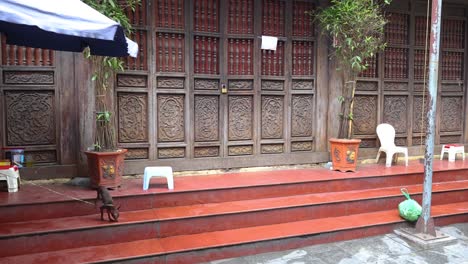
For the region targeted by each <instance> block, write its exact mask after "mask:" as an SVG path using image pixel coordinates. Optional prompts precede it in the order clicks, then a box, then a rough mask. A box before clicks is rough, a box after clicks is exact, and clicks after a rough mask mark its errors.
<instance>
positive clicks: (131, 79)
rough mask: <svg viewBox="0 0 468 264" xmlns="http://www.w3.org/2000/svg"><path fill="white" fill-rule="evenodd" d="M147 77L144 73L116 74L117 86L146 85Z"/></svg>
mask: <svg viewBox="0 0 468 264" xmlns="http://www.w3.org/2000/svg"><path fill="white" fill-rule="evenodd" d="M147 79H148V77H147V76H146V75H130V74H118V75H117V86H120V87H147V86H148V84H147V81H148V80H147Z"/></svg>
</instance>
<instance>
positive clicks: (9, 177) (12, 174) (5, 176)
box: [0, 167, 20, 192]
mask: <svg viewBox="0 0 468 264" xmlns="http://www.w3.org/2000/svg"><path fill="white" fill-rule="evenodd" d="M19 179H20V175H19V171H18V168H17V167H11V168H9V169H6V170H0V180H6V181H7V185H8V192H17V191H18V181H19Z"/></svg>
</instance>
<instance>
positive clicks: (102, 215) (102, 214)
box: [101, 206, 104, 221]
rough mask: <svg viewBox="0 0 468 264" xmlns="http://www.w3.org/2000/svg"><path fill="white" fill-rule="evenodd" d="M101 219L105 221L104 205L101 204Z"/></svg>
mask: <svg viewBox="0 0 468 264" xmlns="http://www.w3.org/2000/svg"><path fill="white" fill-rule="evenodd" d="M101 220H102V221H104V206H101Z"/></svg>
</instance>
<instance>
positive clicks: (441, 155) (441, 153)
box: [440, 146, 444, 160]
mask: <svg viewBox="0 0 468 264" xmlns="http://www.w3.org/2000/svg"><path fill="white" fill-rule="evenodd" d="M443 159H444V146H442V149H441V150H440V160H443Z"/></svg>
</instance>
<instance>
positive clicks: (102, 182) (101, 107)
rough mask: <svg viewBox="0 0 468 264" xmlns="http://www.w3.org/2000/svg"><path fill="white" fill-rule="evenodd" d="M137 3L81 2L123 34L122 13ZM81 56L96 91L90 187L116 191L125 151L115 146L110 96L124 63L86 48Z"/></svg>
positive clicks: (89, 154) (128, 28)
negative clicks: (87, 64) (88, 63)
mask: <svg viewBox="0 0 468 264" xmlns="http://www.w3.org/2000/svg"><path fill="white" fill-rule="evenodd" d="M138 1H139V0H126V1H118V0H100V1H96V0H85V1H84V2H85V3H86V4H88V5H89V6H91V7H93V8H94V9H96V10H97V11H99V12H101V13H102V14H104V15H106V16H107V17H109V18H110V19H112V20H114V21H116V22H118V23H120V25H121V26H122V27H123V29H124V30H125V33H126V34H128V33H131V30H132V26H131V24H130V20H129V18H128V17H127V15H126V13H125V9H126V8H130V9H132V10H133V11H134V9H135V5H136V4H138ZM84 56H85V57H86V58H88V59H90V61H91V62H92V67H93V74H92V77H91V79H92V81H93V83H94V88H95V89H94V90H95V100H96V101H95V130H94V132H95V136H94V145H93V147H91V148H90V149H89V150H88V151H86V152H85V154H86V156H87V158H88V171H89V176H90V180H91V187H92V188H97V187H99V186H104V187H107V188H115V187H118V186H120V185H121V179H122V175H123V171H124V168H123V166H124V158H125V153H126V152H127V150H126V149H119V148H118V147H117V138H116V132H115V115H114V114H113V112H114V111H113V109H114V106H113V97H114V84H113V80H114V77H115V73H116V72H118V71H123V70H124V67H123V66H124V62H123V61H122V60H121V59H120V58H116V57H103V56H94V55H91V54H90V51H89V49H88V50H85V51H84Z"/></svg>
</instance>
